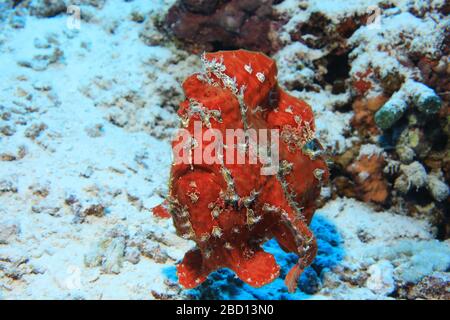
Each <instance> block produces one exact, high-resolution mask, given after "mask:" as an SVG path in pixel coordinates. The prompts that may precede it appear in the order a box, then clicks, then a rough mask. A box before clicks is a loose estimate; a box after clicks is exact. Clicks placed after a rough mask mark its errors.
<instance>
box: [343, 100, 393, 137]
mask: <svg viewBox="0 0 450 320" xmlns="http://www.w3.org/2000/svg"><path fill="white" fill-rule="evenodd" d="M387 100H388V98H387V97H386V96H384V95H383V94H380V95H378V96H375V97H371V98H359V99H356V100H355V102H353V111H354V113H355V114H354V116H353V118H352V121H351V124H352V126H353V127H354V128H356V129H358V130H359V131H360V132H362V133H363V134H365V133H369V134H377V133H378V132H379V129H378V127H377V125H376V124H375V112H377V111H378V109H380V108H381V107H382V106H383V104H384V103H385V102H386V101H387Z"/></svg>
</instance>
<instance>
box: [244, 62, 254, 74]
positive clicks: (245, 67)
mask: <svg viewBox="0 0 450 320" xmlns="http://www.w3.org/2000/svg"><path fill="white" fill-rule="evenodd" d="M244 69H245V71H247V72H248V73H249V74H252V72H253V69H252V66H251V65H249V64H246V65H245V66H244Z"/></svg>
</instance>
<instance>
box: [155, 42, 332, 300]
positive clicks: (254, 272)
mask: <svg viewBox="0 0 450 320" xmlns="http://www.w3.org/2000/svg"><path fill="white" fill-rule="evenodd" d="M203 63H204V72H203V73H199V74H194V75H192V76H190V77H189V78H188V79H187V80H186V81H185V82H184V84H183V89H184V92H185V95H186V97H187V99H186V100H185V101H184V102H182V103H181V105H180V109H179V112H178V113H179V115H180V117H181V120H182V124H183V127H184V129H186V130H187V131H188V132H191V133H192V132H194V134H195V122H196V121H197V122H198V121H201V123H202V128H201V129H202V132H205V130H207V129H210V128H213V129H216V130H218V131H219V132H221V133H222V134H224V135H225V133H226V130H227V129H249V128H254V129H276V130H278V131H279V132H280V133H279V136H280V141H279V158H280V167H279V170H278V171H277V172H276V174H275V175H261V174H260V172H261V169H262V167H263V163H262V162H261V161H260V159H258V161H257V163H255V164H250V163H245V164H236V163H232V164H229V163H228V162H225V161H224V160H223V155H222V154H220V153H219V152H215V151H214V152H212V153H211V155H212V157H213V160H214V161H213V163H212V164H207V163H204V162H198V161H196V159H195V157H194V155H195V154H196V152H202V153H203V154H204V152H205V150H207V148H210V145H211V141H210V140H207V139H205V138H204V137H203V136H199V137H198V136H196V137H195V141H194V142H195V143H192V144H190V146H189V149H190V151H189V152H190V153H189V155H188V158H189V162H188V163H175V164H174V165H173V166H172V170H171V180H170V191H169V196H168V199H167V200H168V203H169V212H170V214H171V216H172V218H173V222H174V225H175V228H176V230H177V233H178V234H179V235H180V236H182V237H184V238H187V239H191V240H193V241H195V242H196V244H197V247H196V248H195V249H193V250H191V251H189V252H187V253H186V255H185V257H184V259H183V261H182V262H181V263H180V264H179V265H178V267H177V271H178V278H179V281H180V284H182V285H183V286H184V287H186V288H193V287H195V286H197V285H199V284H200V283H202V282H203V281H204V280H205V279H206V277H207V276H208V274H209V273H210V272H212V271H214V270H216V269H218V268H221V267H227V268H230V269H231V270H233V271H234V272H235V273H236V275H237V276H238V277H239V278H240V279H242V280H243V281H244V282H246V283H248V284H250V285H252V286H255V287H259V286H263V285H265V284H267V283H269V282H271V281H273V280H274V279H275V278H276V277H278V275H279V269H280V268H279V266H278V265H277V263H276V261H275V259H274V257H273V256H272V255H271V254H269V253H267V252H265V251H264V250H263V249H262V248H261V245H262V244H263V243H264V242H265V241H266V240H268V239H270V238H273V237H275V238H276V239H277V241H278V242H279V244H280V245H281V247H282V248H283V249H284V250H285V251H288V252H294V253H296V254H297V255H298V256H299V260H298V263H297V264H296V265H295V266H294V267H293V268H292V269H291V271H290V272H289V273H288V275H287V277H286V284H287V286H288V289H289V291H294V290H295V289H296V284H297V279H298V277H299V276H300V274H301V273H302V271H303V270H304V268H305V267H306V266H308V265H309V264H310V263H311V262H312V260H313V259H314V257H315V254H316V251H317V245H316V242H315V238H314V235H313V234H312V233H311V231H310V230H309V229H308V224H309V223H310V221H311V219H312V215H313V213H314V210H315V200H316V198H317V197H318V196H319V193H320V187H321V184H322V183H323V182H325V181H327V179H328V170H327V167H326V164H325V162H324V160H323V159H322V157H321V151H320V150H321V147H320V144H319V143H318V142H317V141H316V140H315V139H314V137H313V135H314V129H315V126H314V119H313V113H312V111H311V108H310V106H309V105H307V104H306V103H305V102H304V101H302V100H299V99H297V98H294V97H292V96H290V95H288V94H287V93H286V92H284V91H283V90H282V89H281V88H279V87H278V84H277V79H276V75H277V67H276V65H275V62H274V61H273V60H272V59H270V58H268V57H267V56H265V55H264V54H261V53H255V52H250V51H245V50H237V51H222V52H217V53H208V54H205V55H204V57H203ZM180 141H181V137H179V138H178V139H176V141H174V145H173V146H174V152H175V149H176V146H177V145H178V143H180ZM233 142H234V141H233ZM272 142H273V141H272ZM245 146H246V147H245V148H242V145H241V146H240V145H239V143H237V144H235V143H233V144H230V145H228V144H227V152H232V155H233V156H238V155H239V153H242V152H244V153H245V155H247V156H248V155H249V153H250V152H251V148H248V145H247V143H245ZM243 150H244V151H243ZM175 153H176V152H175ZM177 156H179V154H175V157H177ZM234 159H236V158H234ZM157 210H160V208H159V209H157Z"/></svg>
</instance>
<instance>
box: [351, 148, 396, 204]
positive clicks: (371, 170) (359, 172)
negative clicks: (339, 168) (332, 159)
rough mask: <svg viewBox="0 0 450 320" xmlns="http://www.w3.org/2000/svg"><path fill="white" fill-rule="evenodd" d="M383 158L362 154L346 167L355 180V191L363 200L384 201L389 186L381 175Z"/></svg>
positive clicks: (383, 164)
mask: <svg viewBox="0 0 450 320" xmlns="http://www.w3.org/2000/svg"><path fill="white" fill-rule="evenodd" d="M384 166H385V160H384V157H383V156H382V155H376V154H374V155H362V156H360V157H358V158H357V159H356V161H355V162H354V163H352V164H351V165H349V166H348V167H347V170H348V171H349V172H350V173H351V174H352V175H353V179H354V181H355V182H356V185H357V187H356V191H357V193H358V194H359V198H361V200H363V201H364V202H370V201H371V202H376V203H380V204H382V203H384V202H385V201H386V200H387V197H388V195H389V186H388V184H387V181H386V179H384V177H383V168H384Z"/></svg>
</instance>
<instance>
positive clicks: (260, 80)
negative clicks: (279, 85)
mask: <svg viewBox="0 0 450 320" xmlns="http://www.w3.org/2000/svg"><path fill="white" fill-rule="evenodd" d="M256 77H257V78H258V80H259V82H261V83H264V81H265V80H266V77H265V76H264V74H263V73H261V72H258V73H257V74H256Z"/></svg>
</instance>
